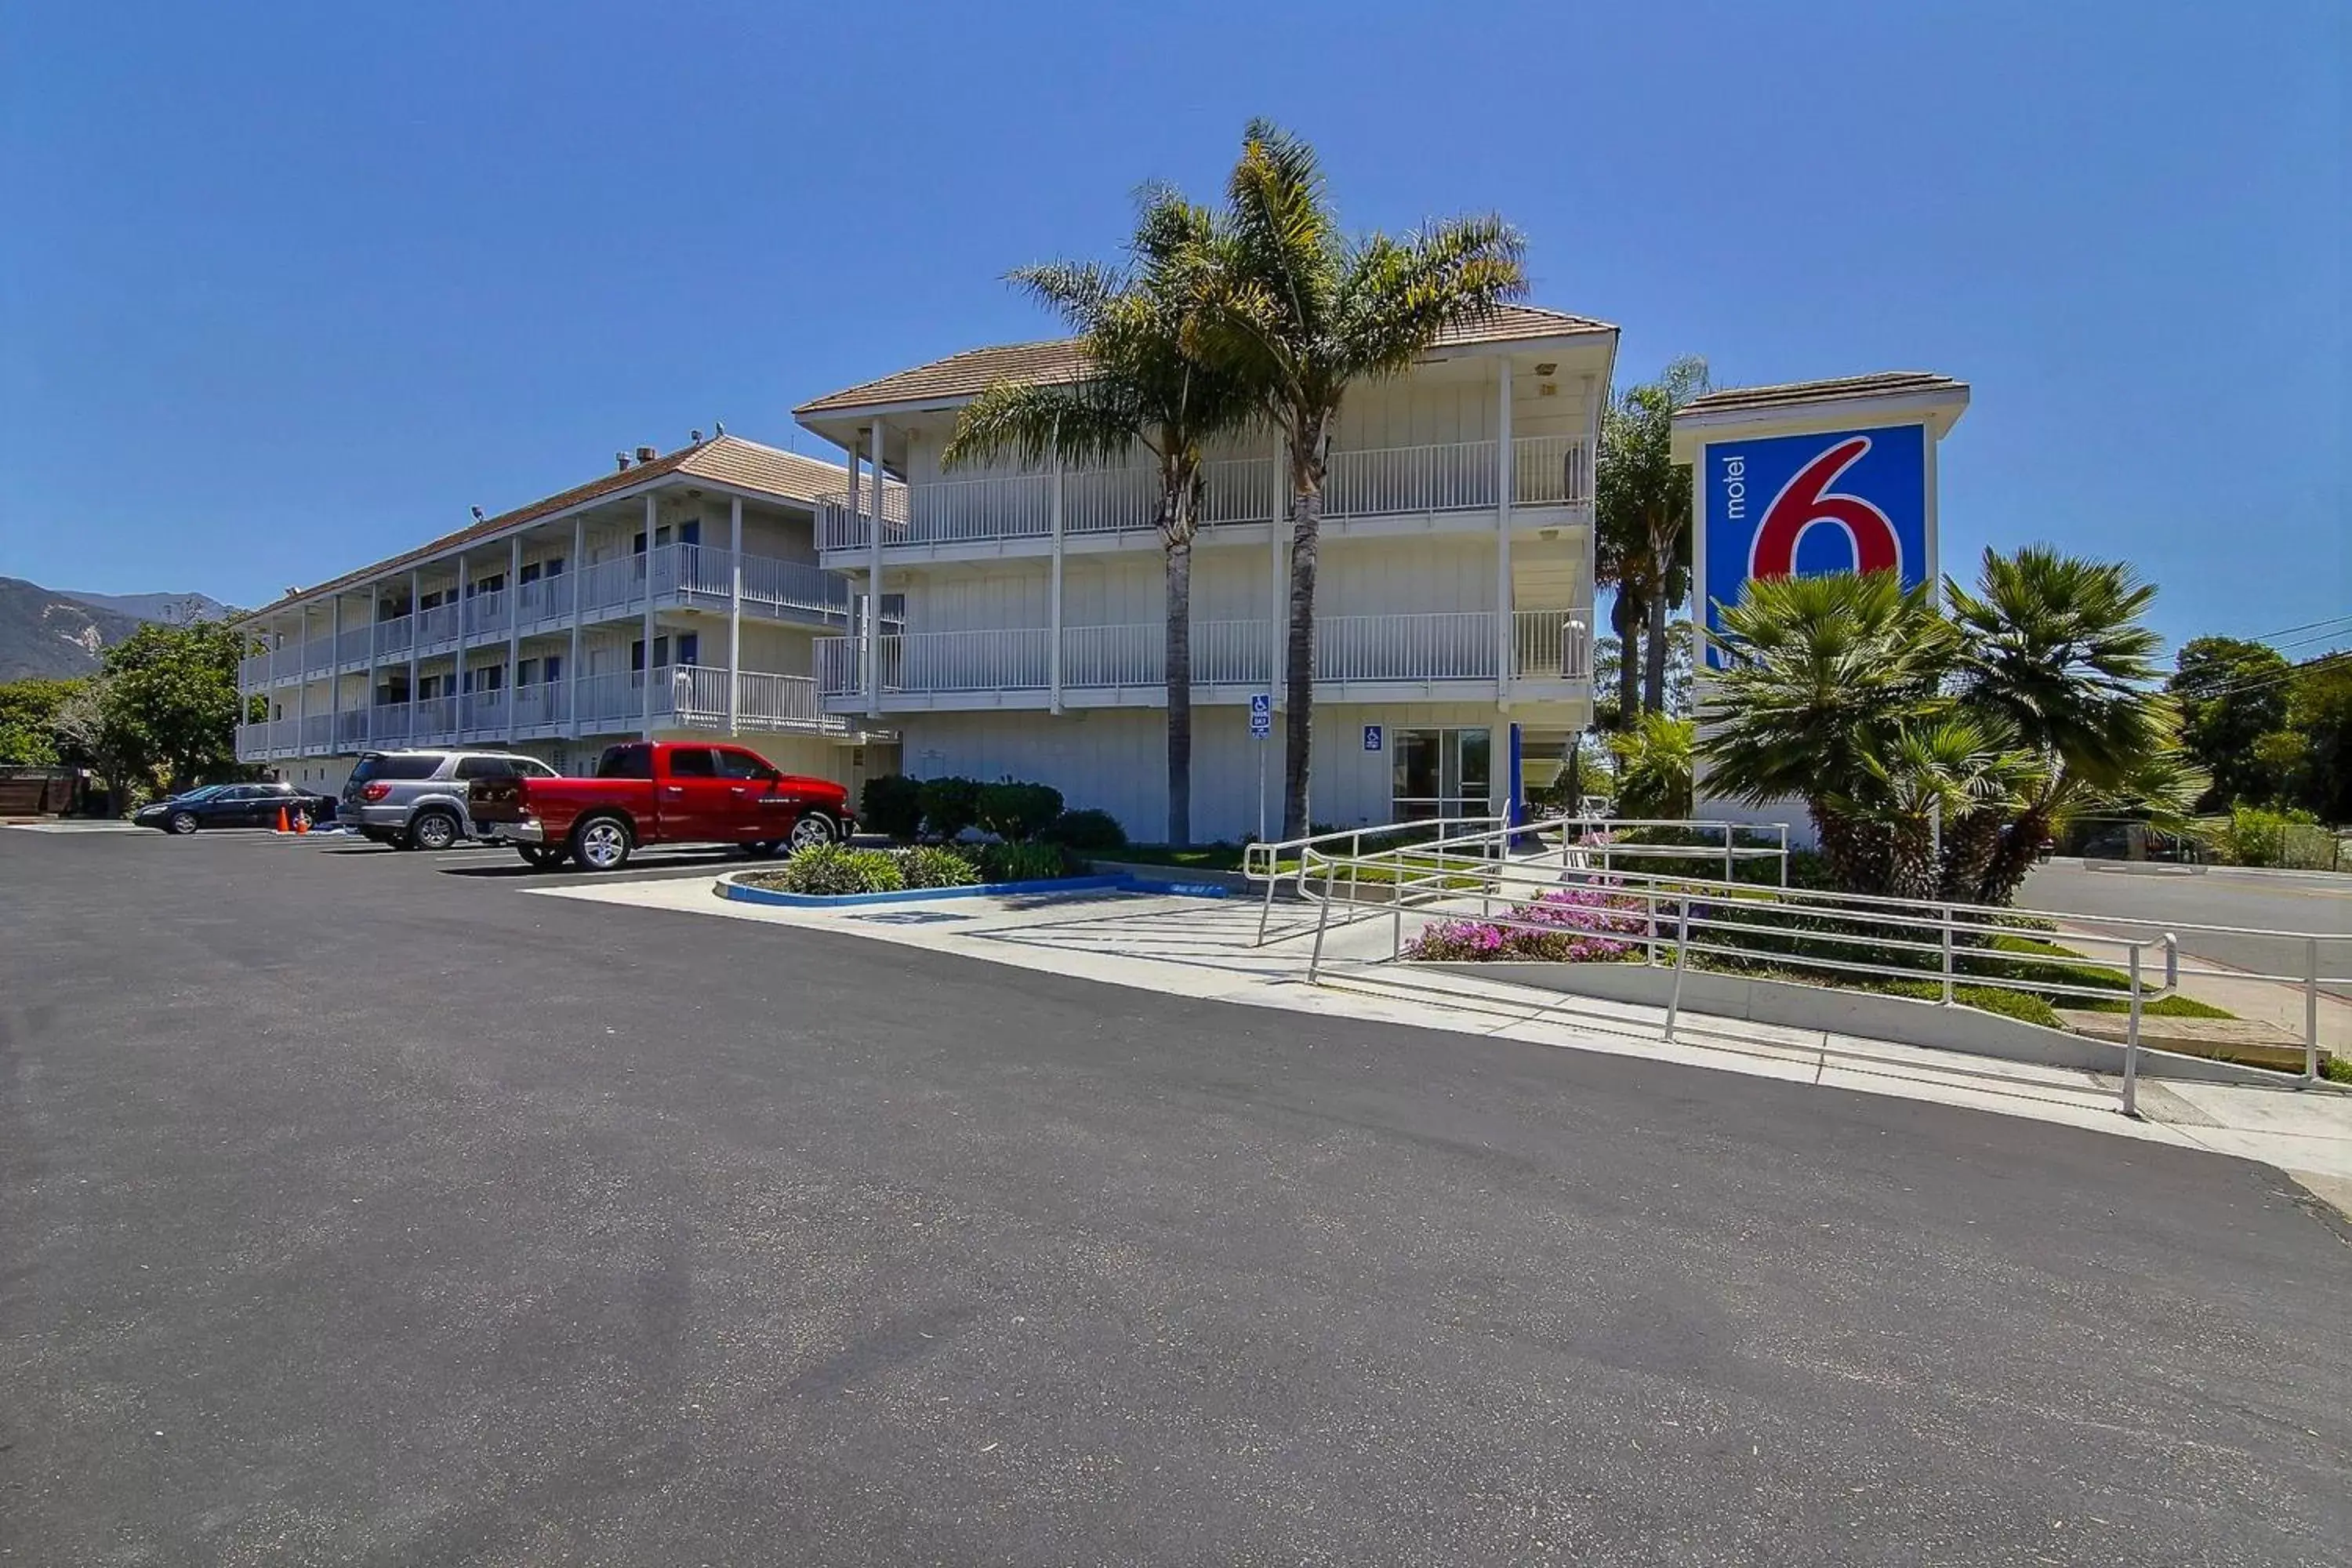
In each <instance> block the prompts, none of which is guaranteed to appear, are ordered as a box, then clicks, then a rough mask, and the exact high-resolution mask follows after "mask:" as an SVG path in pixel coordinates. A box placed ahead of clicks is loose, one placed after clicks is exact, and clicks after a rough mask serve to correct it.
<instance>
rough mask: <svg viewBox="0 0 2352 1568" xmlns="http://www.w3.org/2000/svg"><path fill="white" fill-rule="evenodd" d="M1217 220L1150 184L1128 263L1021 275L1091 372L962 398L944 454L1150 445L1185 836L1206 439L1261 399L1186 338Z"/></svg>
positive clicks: (1105, 453) (1077, 459)
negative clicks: (1082, 349) (1195, 544)
mask: <svg viewBox="0 0 2352 1568" xmlns="http://www.w3.org/2000/svg"><path fill="white" fill-rule="evenodd" d="M1213 223H1214V218H1213V214H1211V213H1210V212H1209V211H1208V210H1207V209H1206V208H1203V207H1197V206H1194V205H1191V204H1190V203H1188V202H1186V201H1184V200H1183V199H1182V198H1181V197H1180V196H1178V195H1174V194H1173V193H1171V192H1169V191H1165V190H1151V191H1148V192H1147V193H1146V194H1145V195H1144V198H1143V203H1142V209H1141V212H1140V214H1139V216H1138V218H1137V221H1136V228H1135V235H1134V237H1133V239H1132V240H1131V241H1130V242H1129V254H1130V257H1131V258H1132V263H1133V266H1132V269H1131V271H1130V270H1119V269H1114V268H1104V267H1098V266H1095V265H1092V264H1078V265H1070V264H1055V265H1049V266H1043V267H1030V268H1022V269H1021V270H1019V271H1017V272H1015V273H1013V281H1014V282H1016V283H1018V284H1020V285H1021V286H1022V287H1023V288H1024V289H1027V290H1028V291H1029V292H1030V293H1031V294H1032V295H1034V297H1036V298H1037V299H1038V300H1041V301H1043V302H1044V303H1045V305H1047V306H1048V307H1050V308H1051V309H1053V310H1055V311H1057V312H1059V313H1060V315H1061V316H1062V317H1063V319H1064V320H1065V321H1068V322H1069V324H1070V325H1071V326H1072V327H1073V328H1074V329H1076V331H1077V333H1078V335H1079V337H1080V338H1081V340H1082V341H1083V342H1084V343H1085V345H1086V349H1087V367H1088V368H1087V374H1086V375H1085V376H1084V377H1083V378H1081V379H1080V380H1078V381H1076V382H1070V383H1066V384H1058V385H1041V384H1034V383H1014V382H1008V383H1003V384H999V385H996V386H992V387H991V388H989V389H988V390H987V391H985V392H983V393H982V394H981V395H979V396H978V397H976V398H974V399H973V400H972V401H971V403H970V404H968V405H965V407H964V410H963V413H962V415H961V416H960V417H959V418H958V420H957V422H956V428H955V432H954V434H953V435H952V436H951V437H950V438H949V441H948V444H947V447H945V449H944V450H943V451H942V452H941V454H940V458H941V461H942V463H943V464H944V465H945V466H947V467H950V468H953V467H957V466H960V465H962V464H965V463H971V462H977V461H982V460H985V459H987V458H994V457H1001V456H1006V455H1011V456H1013V457H1014V458H1018V459H1019V460H1020V461H1021V462H1023V463H1024V464H1035V463H1039V462H1044V461H1046V460H1048V459H1052V460H1055V461H1059V462H1063V463H1067V464H1071V465H1075V466H1084V465H1087V464H1094V463H1103V462H1111V461H1117V460H1119V459H1121V458H1125V457H1127V456H1128V455H1129V454H1130V453H1132V452H1133V451H1134V450H1135V448H1137V447H1142V448H1143V449H1144V450H1146V451H1148V452H1150V454H1151V457H1152V459H1153V461H1154V464H1155V466H1156V468H1157V469H1158V478H1159V480H1160V510H1159V526H1160V542H1161V543H1162V544H1163V545H1164V546H1165V548H1166V552H1167V584H1168V591H1167V622H1168V632H1167V648H1166V661H1165V673H1166V677H1167V682H1168V841H1169V842H1170V843H1171V844H1178V845H1182V844H1189V843H1191V842H1192V540H1193V534H1194V532H1195V531H1196V530H1197V528H1198V527H1199V522H1200V500H1201V483H1202V480H1201V470H1202V462H1203V460H1204V454H1205V452H1206V450H1207V448H1208V446H1209V444H1210V443H1211V442H1212V441H1213V440H1214V439H1215V438H1216V437H1219V436H1222V435H1225V434H1227V433H1229V432H1231V431H1233V430H1234V429H1235V428H1237V427H1238V426H1241V425H1243V424H1244V423H1246V422H1247V421H1248V420H1249V419H1250V418H1251V417H1253V416H1254V415H1255V409H1256V404H1255V401H1254V400H1253V399H1252V398H1251V397H1249V396H1248V395H1247V393H1246V388H1245V387H1244V384H1243V383H1242V381H1241V380H1240V379H1239V377H1238V376H1236V375H1235V374H1233V373H1232V372H1230V371H1228V370H1225V369H1222V368H1220V367H1218V366H1215V365H1212V364H1206V363H1202V362H1201V361H1200V360H1198V359H1196V358H1195V357H1193V355H1192V353H1190V352H1189V351H1188V349H1187V348H1186V345H1185V342H1184V338H1185V326H1186V323H1187V321H1188V320H1189V317H1190V313H1191V312H1192V310H1193V309H1194V308H1195V306H1196V303H1197V301H1198V299H1199V290H1198V289H1196V288H1194V287H1193V286H1192V281H1191V279H1192V276H1193V270H1192V269H1193V268H1195V267H1196V266H1197V265H1198V263H1199V260H1200V258H1201V257H1202V254H1203V252H1204V250H1205V248H1206V247H1207V246H1208V245H1209V243H1210V240H1211V237H1212V230H1213Z"/></svg>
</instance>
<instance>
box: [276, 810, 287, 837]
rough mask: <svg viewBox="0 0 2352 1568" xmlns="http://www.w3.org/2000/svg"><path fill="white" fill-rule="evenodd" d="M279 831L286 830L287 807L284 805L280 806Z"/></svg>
mask: <svg viewBox="0 0 2352 1568" xmlns="http://www.w3.org/2000/svg"><path fill="white" fill-rule="evenodd" d="M285 831H286V808H285V807H284V806H282V805H281V806H279V807H278V832H280V833H283V832H285Z"/></svg>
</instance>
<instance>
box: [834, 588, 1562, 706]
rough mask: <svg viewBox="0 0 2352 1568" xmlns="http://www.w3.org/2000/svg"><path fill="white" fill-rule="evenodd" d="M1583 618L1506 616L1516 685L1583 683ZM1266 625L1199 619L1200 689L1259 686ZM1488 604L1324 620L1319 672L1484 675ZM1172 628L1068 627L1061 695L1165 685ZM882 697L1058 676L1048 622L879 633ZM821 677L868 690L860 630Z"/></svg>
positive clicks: (1492, 672)
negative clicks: (982, 628) (1043, 624)
mask: <svg viewBox="0 0 2352 1568" xmlns="http://www.w3.org/2000/svg"><path fill="white" fill-rule="evenodd" d="M1587 625H1588V618H1587V617H1586V616H1583V615H1580V614H1577V613H1574V612H1564V611H1555V610H1520V611H1516V612H1514V613H1513V614H1512V615H1511V616H1510V636H1511V644H1510V653H1509V656H1508V658H1509V661H1510V673H1509V677H1508V678H1509V679H1512V680H1524V681H1580V680H1584V679H1589V678H1590V670H1591V663H1590V660H1591V639H1590V637H1589V635H1588V632H1587ZM1274 631H1275V627H1274V625H1273V623H1271V622H1269V621H1263V620H1254V621H1253V620H1244V621H1197V622H1195V623H1193V626H1192V638H1191V647H1192V684H1193V685H1194V687H1195V688H1207V687H1235V686H1247V687H1256V688H1259V689H1266V688H1269V687H1271V686H1272V685H1273V684H1274V682H1275V679H1276V659H1277V658H1278V657H1279V656H1278V655H1277V653H1276V647H1275V643H1274ZM1500 632H1501V627H1500V626H1498V625H1497V622H1496V616H1495V614H1494V613H1493V612H1492V611H1487V610H1468V611H1457V612H1442V613H1437V614H1429V615H1394V616H1325V617H1323V618H1322V619H1321V620H1320V621H1318V624H1317V626H1316V638H1315V673H1316V679H1318V680H1328V681H1334V682H1347V681H1352V682H1395V683H1405V684H1426V683H1431V682H1436V681H1491V680H1493V679H1496V665H1497V663H1498V661H1500V660H1501V659H1502V658H1504V657H1505V656H1504V651H1503V648H1502V646H1501V643H1500V640H1499V638H1500ZM1167 637H1168V632H1167V627H1166V626H1163V625H1162V624H1160V622H1157V621H1153V622H1148V623H1140V624H1129V625H1118V626H1065V627H1064V628H1063V629H1062V659H1061V683H1062V687H1063V689H1065V690H1069V691H1087V690H1112V689H1127V688H1138V687H1145V688H1148V687H1155V686H1163V685H1165V683H1166V679H1167V675H1166V670H1167ZM881 664H882V689H883V691H884V692H885V693H893V692H912V693H925V694H933V693H936V694H952V693H958V692H979V691H1038V690H1045V689H1050V688H1051V686H1052V685H1053V681H1054V669H1053V634H1052V632H1051V631H1050V630H1049V629H1047V628H1045V627H1007V628H1003V629H996V630H988V631H962V632H912V633H906V634H901V635H897V636H890V637H883V638H882V639H881ZM816 671H817V674H816V679H817V684H818V687H819V689H820V690H821V691H822V692H823V693H824V696H825V697H827V698H833V699H844V698H856V697H858V696H861V695H863V694H864V693H865V690H866V687H865V684H864V678H865V667H864V649H863V647H862V645H861V643H860V641H859V639H857V638H856V637H819V638H818V639H817V640H816Z"/></svg>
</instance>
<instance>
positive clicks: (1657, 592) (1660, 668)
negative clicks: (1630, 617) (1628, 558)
mask: <svg viewBox="0 0 2352 1568" xmlns="http://www.w3.org/2000/svg"><path fill="white" fill-rule="evenodd" d="M1646 608H1647V609H1648V611H1649V622H1650V624H1649V626H1648V628H1647V629H1646V631H1645V633H1644V635H1645V637H1647V639H1648V641H1647V643H1646V644H1645V646H1644V647H1643V649H1642V710H1643V712H1645V713H1663V712H1664V711H1665V709H1666V590H1665V586H1664V584H1658V585H1657V586H1655V587H1654V588H1652V589H1651V590H1650V595H1649V603H1648V605H1646Z"/></svg>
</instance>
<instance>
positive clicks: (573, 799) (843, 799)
mask: <svg viewBox="0 0 2352 1568" xmlns="http://www.w3.org/2000/svg"><path fill="white" fill-rule="evenodd" d="M471 793H472V803H471V804H472V815H473V819H474V821H475V822H476V823H477V824H478V825H479V826H480V828H481V831H482V833H483V834H484V836H485V837H488V838H489V839H490V840H491V841H492V842H493V843H500V844H511V845H513V846H514V847H516V848H517V849H519V850H520V851H521V852H522V858H524V859H526V860H528V861H530V863H531V864H532V865H534V866H540V867H553V866H559V865H562V863H563V862H564V861H565V860H566V859H567V858H568V859H570V860H572V862H573V863H574V864H576V865H577V866H579V867H580V868H582V869H583V870H588V871H617V870H619V869H620V868H622V867H624V866H625V865H627V864H628V863H629V857H630V855H632V854H633V853H635V851H636V849H637V848H638V847H640V846H642V845H646V844H731V845H735V846H737V847H740V848H742V849H745V850H747V851H749V852H750V853H751V854H754V855H772V854H774V853H776V852H777V851H778V850H779V849H782V848H786V847H791V848H800V847H805V846H807V845H812V844H827V843H831V842H832V841H834V840H835V839H837V838H840V837H845V836H846V835H847V834H848V833H849V832H850V830H851V829H852V828H853V827H854V826H856V816H854V815H853V814H852V812H851V811H850V809H849V792H848V791H847V790H845V789H844V788H842V786H841V785H839V784H835V783H833V782H832V781H831V780H829V779H814V778H803V777H801V776H799V775H797V774H793V773H785V772H783V771H782V769H780V768H778V767H776V766H775V764H773V763H770V762H769V761H768V760H767V759H766V758H765V757H762V756H761V755H760V754H759V753H758V752H752V751H748V750H746V749H744V748H743V747H741V746H712V745H704V744H699V743H695V742H683V741H639V742H633V743H631V744H628V745H621V746H612V747H608V748H606V750H605V752H604V756H603V757H602V758H600V759H598V761H597V763H596V774H595V776H594V777H593V778H584V779H572V778H545V777H541V775H539V774H537V773H529V774H519V775H513V776H509V777H504V778H482V779H478V780H476V781H475V783H474V784H473V786H472V792H471Z"/></svg>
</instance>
